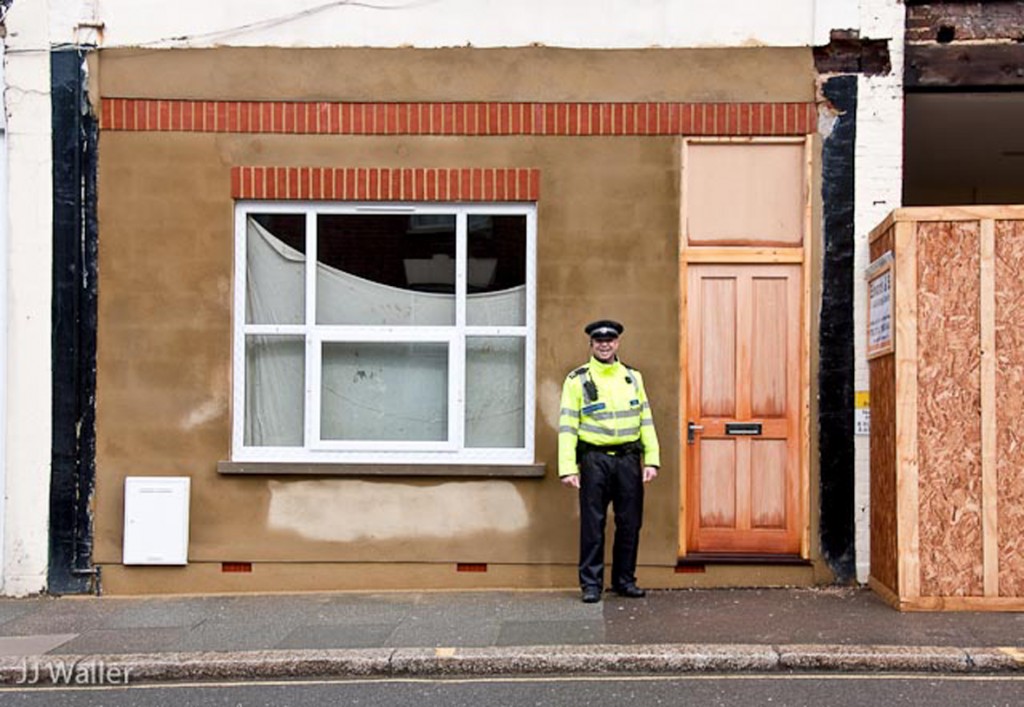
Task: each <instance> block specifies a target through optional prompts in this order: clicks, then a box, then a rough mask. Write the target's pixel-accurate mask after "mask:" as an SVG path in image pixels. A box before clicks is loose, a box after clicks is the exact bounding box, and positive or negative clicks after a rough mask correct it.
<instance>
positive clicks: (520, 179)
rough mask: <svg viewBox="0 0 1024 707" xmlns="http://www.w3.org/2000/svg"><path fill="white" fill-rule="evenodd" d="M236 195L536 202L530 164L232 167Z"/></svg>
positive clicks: (536, 186) (537, 193)
mask: <svg viewBox="0 0 1024 707" xmlns="http://www.w3.org/2000/svg"><path fill="white" fill-rule="evenodd" d="M231 196H232V197H233V198H235V199H315V200H344V201H537V199H538V198H539V197H540V170H539V169H527V168H510V169H495V168H489V169H485V168H461V169H443V168H440V169H439V168H389V167H232V168H231Z"/></svg>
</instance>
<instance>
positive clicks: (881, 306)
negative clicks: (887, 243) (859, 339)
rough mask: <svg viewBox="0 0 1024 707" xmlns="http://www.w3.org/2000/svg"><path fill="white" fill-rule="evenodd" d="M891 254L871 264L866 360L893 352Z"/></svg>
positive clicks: (869, 270) (868, 271) (869, 271)
mask: <svg viewBox="0 0 1024 707" xmlns="http://www.w3.org/2000/svg"><path fill="white" fill-rule="evenodd" d="M892 261H893V258H892V253H886V254H885V255H883V256H882V257H881V258H879V259H878V260H876V261H875V262H873V263H871V265H869V266H868V270H867V280H868V350H867V355H868V358H869V359H871V358H875V357H876V356H881V355H883V354H886V353H890V352H891V351H892V350H893V329H892V327H893V321H892V320H893V297H892V295H893V292H892V289H893V288H892V285H893V280H892Z"/></svg>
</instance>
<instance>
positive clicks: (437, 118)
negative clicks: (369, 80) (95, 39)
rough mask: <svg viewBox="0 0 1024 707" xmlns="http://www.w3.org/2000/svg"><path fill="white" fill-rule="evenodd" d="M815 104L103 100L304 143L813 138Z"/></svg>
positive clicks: (157, 122)
mask: <svg viewBox="0 0 1024 707" xmlns="http://www.w3.org/2000/svg"><path fill="white" fill-rule="evenodd" d="M817 114H818V113H817V106H816V105H815V104H814V103H810V102H808V103H473V102H457V103H383V102H382V103H333V102H309V103H307V102H297V101H181V100H155V99H137V98H104V99H103V102H102V110H101V116H100V127H101V129H103V130H129V131H140V130H155V131H176V132H218V133H286V134H299V135H474V136H492V135H567V136H588V135H651V136H656V135H723V136H728V135H743V136H753V135H805V134H807V133H810V132H814V131H815V130H816V129H817Z"/></svg>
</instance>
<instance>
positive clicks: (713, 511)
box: [700, 439, 736, 528]
mask: <svg viewBox="0 0 1024 707" xmlns="http://www.w3.org/2000/svg"><path fill="white" fill-rule="evenodd" d="M735 469H736V446H735V445H734V444H733V443H732V442H731V441H730V440H717V439H716V440H708V441H707V442H705V443H704V444H703V446H702V448H701V457H700V471H701V476H702V477H703V478H704V479H705V483H704V484H703V485H702V486H701V490H700V492H701V497H700V514H701V516H700V522H701V525H702V526H704V527H707V528H731V527H733V526H734V525H735V524H736V475H735Z"/></svg>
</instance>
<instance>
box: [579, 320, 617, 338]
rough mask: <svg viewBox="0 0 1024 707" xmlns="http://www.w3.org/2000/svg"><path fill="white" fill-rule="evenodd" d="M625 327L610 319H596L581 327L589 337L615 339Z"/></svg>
mask: <svg viewBox="0 0 1024 707" xmlns="http://www.w3.org/2000/svg"><path fill="white" fill-rule="evenodd" d="M625 329H626V327H624V326H622V325H621V324H619V323H618V322H614V321H612V320H611V319H598V320H597V321H596V322H590V324H587V326H585V327H584V328H583V331H585V332H587V336H589V337H590V338H591V339H617V338H619V335H620V334H621V333H622V332H623V331H625Z"/></svg>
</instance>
